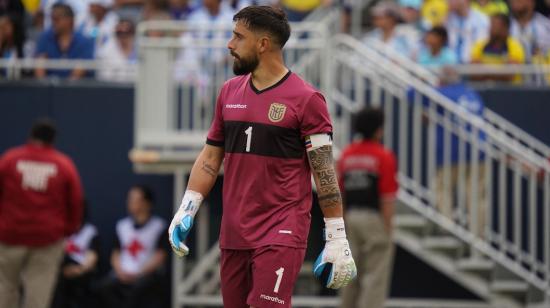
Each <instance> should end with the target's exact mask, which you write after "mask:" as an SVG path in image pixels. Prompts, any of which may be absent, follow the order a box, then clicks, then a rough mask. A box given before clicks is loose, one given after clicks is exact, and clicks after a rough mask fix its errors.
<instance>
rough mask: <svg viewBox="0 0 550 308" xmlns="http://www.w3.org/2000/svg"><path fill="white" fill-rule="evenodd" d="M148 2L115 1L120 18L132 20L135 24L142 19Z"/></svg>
mask: <svg viewBox="0 0 550 308" xmlns="http://www.w3.org/2000/svg"><path fill="white" fill-rule="evenodd" d="M145 1H146V0H115V12H116V13H117V14H118V16H119V17H120V18H123V19H130V20H132V21H133V22H134V23H135V24H137V22H138V21H139V20H140V19H141V13H142V12H141V11H142V10H143V6H144V5H145Z"/></svg>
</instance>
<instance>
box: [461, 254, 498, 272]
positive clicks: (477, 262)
mask: <svg viewBox="0 0 550 308" xmlns="http://www.w3.org/2000/svg"><path fill="white" fill-rule="evenodd" d="M456 267H457V268H458V269H459V270H461V271H465V272H476V273H487V272H491V271H492V270H493V269H494V268H495V262H493V261H491V260H487V259H484V258H466V259H461V260H459V261H458V262H457V264H456Z"/></svg>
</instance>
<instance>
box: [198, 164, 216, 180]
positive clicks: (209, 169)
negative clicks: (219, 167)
mask: <svg viewBox="0 0 550 308" xmlns="http://www.w3.org/2000/svg"><path fill="white" fill-rule="evenodd" d="M201 170H203V171H204V172H206V173H207V174H208V175H210V176H211V177H213V178H215V177H217V175H218V172H217V171H216V169H214V168H213V167H212V166H210V164H208V163H207V162H205V161H203V162H202V168H201Z"/></svg>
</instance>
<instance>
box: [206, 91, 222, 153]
mask: <svg viewBox="0 0 550 308" xmlns="http://www.w3.org/2000/svg"><path fill="white" fill-rule="evenodd" d="M224 92H225V91H224V88H222V89H221V90H220V94H219V95H218V100H217V101H216V111H215V112H214V119H213V120H212V125H211V126H210V130H208V137H207V138H206V144H209V145H213V146H218V147H223V145H224V141H225V138H224V134H223V95H224Z"/></svg>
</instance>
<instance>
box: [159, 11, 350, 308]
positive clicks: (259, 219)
mask: <svg viewBox="0 0 550 308" xmlns="http://www.w3.org/2000/svg"><path fill="white" fill-rule="evenodd" d="M234 21H235V22H236V24H235V27H234V31H233V36H232V38H231V40H230V41H229V43H228V46H227V47H228V48H229V52H230V53H231V55H232V56H233V59H234V64H233V71H234V73H235V75H237V77H235V78H233V79H231V80H229V81H227V82H226V83H225V84H224V85H223V87H222V88H221V90H220V94H219V96H218V101H217V105H216V112H215V116H214V120H213V122H212V126H211V127H210V131H209V132H208V137H207V140H206V145H205V146H204V149H203V150H202V152H201V153H200V154H199V156H198V158H197V160H196V161H195V164H194V166H193V169H192V171H191V176H190V178H189V183H188V186H187V191H186V192H185V195H184V196H183V200H182V204H181V206H180V209H179V210H178V212H177V213H176V215H175V216H174V218H173V220H172V224H171V225H170V228H169V238H170V243H171V245H172V247H173V250H174V251H175V253H176V254H178V255H180V256H184V255H186V254H188V252H189V249H188V248H187V246H186V245H185V244H184V240H185V238H186V237H187V235H188V233H189V230H190V229H191V227H192V225H193V218H194V216H195V214H196V212H197V211H198V209H199V206H200V204H201V202H202V200H203V198H204V196H206V195H207V194H208V193H209V192H210V190H211V189H212V186H213V185H214V182H215V180H216V177H217V175H218V171H219V169H220V166H221V164H222V162H223V163H224V172H225V176H224V183H223V217H222V223H221V231H220V248H221V273H220V274H221V285H222V296H223V301H224V307H229V308H233V307H234V308H240V307H249V306H250V307H262V308H263V307H290V306H291V295H292V291H293V288H294V284H295V281H296V278H297V276H298V272H299V270H300V267H301V266H302V263H303V260H304V256H305V249H306V244H307V236H308V232H309V226H310V221H311V216H310V210H311V204H312V193H311V180H310V179H311V174H313V177H314V180H315V184H316V186H317V192H318V195H319V205H320V207H321V210H322V212H323V215H324V217H325V218H324V220H325V240H326V244H325V248H324V249H323V251H322V252H321V254H320V255H319V258H318V259H317V261H316V262H315V265H314V274H315V275H316V276H317V277H319V278H320V279H321V280H322V281H323V283H324V285H325V286H327V287H329V288H334V289H338V288H340V287H342V286H345V285H346V284H348V283H349V281H350V280H352V279H353V278H354V277H355V275H356V268H355V263H354V261H353V258H352V255H351V251H350V248H349V245H348V241H347V239H346V232H345V227H344V220H343V218H342V217H343V211H342V199H341V196H340V190H339V188H338V181H337V179H336V173H335V171H334V166H333V158H332V141H331V134H332V124H331V122H330V117H329V114H328V110H327V106H326V102H325V100H324V97H323V96H322V94H321V93H319V92H318V91H317V90H316V89H315V88H313V87H312V86H311V85H309V84H307V83H306V82H305V81H303V80H302V79H301V78H300V77H299V76H298V75H296V74H294V73H292V72H291V71H290V70H289V69H288V68H287V67H286V66H285V64H284V61H283V52H282V48H283V46H284V45H285V43H286V41H287V40H288V38H289V37H290V26H289V24H288V21H287V19H286V16H285V14H284V13H283V12H282V11H281V10H279V9H276V8H272V7H268V6H249V7H246V8H244V9H242V10H241V11H240V12H238V13H237V14H236V15H235V16H234Z"/></svg>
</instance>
